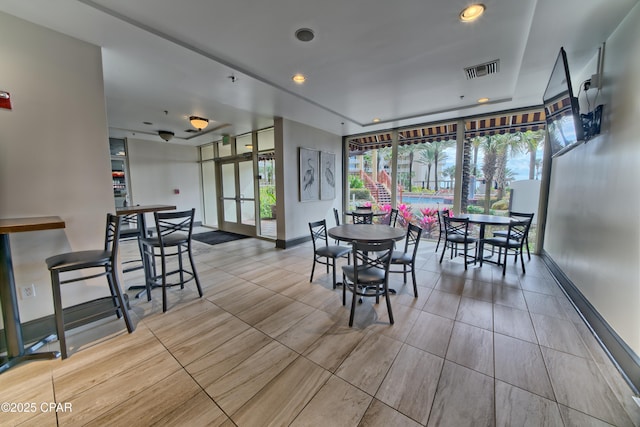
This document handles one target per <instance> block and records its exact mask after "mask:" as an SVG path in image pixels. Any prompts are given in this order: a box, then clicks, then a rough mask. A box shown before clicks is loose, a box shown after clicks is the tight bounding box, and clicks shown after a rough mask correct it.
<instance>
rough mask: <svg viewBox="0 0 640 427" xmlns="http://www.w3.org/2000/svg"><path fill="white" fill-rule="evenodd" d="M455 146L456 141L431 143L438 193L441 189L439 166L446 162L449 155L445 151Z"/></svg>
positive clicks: (448, 140)
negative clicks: (439, 184)
mask: <svg viewBox="0 0 640 427" xmlns="http://www.w3.org/2000/svg"><path fill="white" fill-rule="evenodd" d="M453 144H455V141H454V140H451V139H447V140H446V141H434V142H432V143H431V147H432V148H433V164H434V175H435V187H436V191H438V189H439V188H440V187H439V186H438V164H439V163H440V162H443V161H445V160H446V158H447V154H446V153H445V152H444V150H445V149H447V148H449V147H451V146H452V145H453Z"/></svg>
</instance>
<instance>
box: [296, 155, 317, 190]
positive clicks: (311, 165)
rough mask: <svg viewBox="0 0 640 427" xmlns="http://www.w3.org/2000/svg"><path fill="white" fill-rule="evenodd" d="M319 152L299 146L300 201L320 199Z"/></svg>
mask: <svg viewBox="0 0 640 427" xmlns="http://www.w3.org/2000/svg"><path fill="white" fill-rule="evenodd" d="M319 163H320V152H319V151H317V150H310V149H308V148H302V147H300V169H299V175H300V201H301V202H311V201H314V200H320V171H319V169H320V168H319Z"/></svg>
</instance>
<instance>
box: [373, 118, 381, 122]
mask: <svg viewBox="0 0 640 427" xmlns="http://www.w3.org/2000/svg"><path fill="white" fill-rule="evenodd" d="M379 121H380V119H379V118H377V117H376V118H375V119H373V120H372V122H373V123H378V122H379Z"/></svg>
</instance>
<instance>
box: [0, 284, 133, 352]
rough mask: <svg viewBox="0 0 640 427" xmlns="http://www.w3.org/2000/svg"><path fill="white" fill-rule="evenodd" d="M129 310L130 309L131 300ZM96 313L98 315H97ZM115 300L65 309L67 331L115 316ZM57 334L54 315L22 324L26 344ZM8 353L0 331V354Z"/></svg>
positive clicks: (94, 302)
mask: <svg viewBox="0 0 640 427" xmlns="http://www.w3.org/2000/svg"><path fill="white" fill-rule="evenodd" d="M124 297H125V299H126V300H127V308H128V307H129V299H128V297H127V295H126V294H125V295H124ZM96 313H98V314H97V315H96ZM114 315H115V313H114V310H113V300H112V299H111V297H104V298H99V299H96V300H92V301H87V302H84V303H82V304H78V305H74V306H71V307H66V308H65V309H64V320H65V330H69V329H73V328H77V327H79V326H82V325H86V324H88V323H91V322H95V321H96V320H98V319H103V318H105V317H108V316H114ZM51 334H53V335H55V334H56V321H55V318H54V317H53V314H50V315H48V316H45V317H40V318H38V319H34V320H29V321H28V322H24V323H22V338H23V341H24V342H25V344H27V343H33V342H36V341H39V340H41V339H42V338H44V337H47V336H49V335H51ZM5 351H7V346H6V341H5V335H4V329H1V330H0V352H5Z"/></svg>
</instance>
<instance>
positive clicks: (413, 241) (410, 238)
mask: <svg viewBox="0 0 640 427" xmlns="http://www.w3.org/2000/svg"><path fill="white" fill-rule="evenodd" d="M420 237H422V228H420V227H418V226H417V225H415V224H411V223H409V225H408V226H407V237H406V238H405V241H404V253H408V252H409V249H410V248H411V247H413V254H412V257H411V258H412V259H414V260H415V258H416V254H417V253H418V244H419V243H420Z"/></svg>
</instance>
